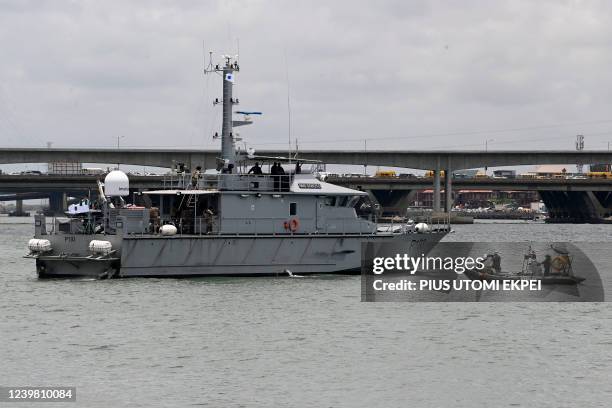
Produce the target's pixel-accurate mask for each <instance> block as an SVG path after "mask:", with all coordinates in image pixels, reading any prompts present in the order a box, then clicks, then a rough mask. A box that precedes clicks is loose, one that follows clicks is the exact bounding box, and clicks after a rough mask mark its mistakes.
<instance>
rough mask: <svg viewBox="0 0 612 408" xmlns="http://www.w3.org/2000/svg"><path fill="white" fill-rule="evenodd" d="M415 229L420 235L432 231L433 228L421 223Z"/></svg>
mask: <svg viewBox="0 0 612 408" xmlns="http://www.w3.org/2000/svg"><path fill="white" fill-rule="evenodd" d="M414 229H415V230H416V232H418V233H419V234H422V233H424V232H430V231H431V227H430V226H429V225H427V224H426V223H424V222H419V223H418V224H417V225H415V226H414Z"/></svg>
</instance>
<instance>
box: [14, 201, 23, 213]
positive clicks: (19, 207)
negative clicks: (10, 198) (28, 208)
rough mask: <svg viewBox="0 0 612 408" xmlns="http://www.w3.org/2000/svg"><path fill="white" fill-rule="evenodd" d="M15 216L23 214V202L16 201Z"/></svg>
mask: <svg viewBox="0 0 612 408" xmlns="http://www.w3.org/2000/svg"><path fill="white" fill-rule="evenodd" d="M15 214H17V215H21V214H23V200H16V201H15Z"/></svg>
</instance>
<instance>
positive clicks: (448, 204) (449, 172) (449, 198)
mask: <svg viewBox="0 0 612 408" xmlns="http://www.w3.org/2000/svg"><path fill="white" fill-rule="evenodd" d="M452 178H453V169H451V166H450V157H449V158H448V165H447V166H446V169H444V195H445V198H446V200H445V202H444V211H445V212H447V213H450V211H451V209H452V208H453V186H452V182H451V180H452Z"/></svg>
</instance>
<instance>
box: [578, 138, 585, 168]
mask: <svg viewBox="0 0 612 408" xmlns="http://www.w3.org/2000/svg"><path fill="white" fill-rule="evenodd" d="M583 150H584V136H583V135H576V151H579V152H581V151H583ZM582 167H583V163H580V162H578V164H576V169H577V170H578V174H582Z"/></svg>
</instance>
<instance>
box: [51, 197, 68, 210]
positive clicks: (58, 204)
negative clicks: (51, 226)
mask: <svg viewBox="0 0 612 408" xmlns="http://www.w3.org/2000/svg"><path fill="white" fill-rule="evenodd" d="M49 209H50V210H51V212H53V213H54V214H62V213H63V212H64V211H66V210H67V209H68V197H67V196H66V193H64V192H54V193H51V194H49Z"/></svg>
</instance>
